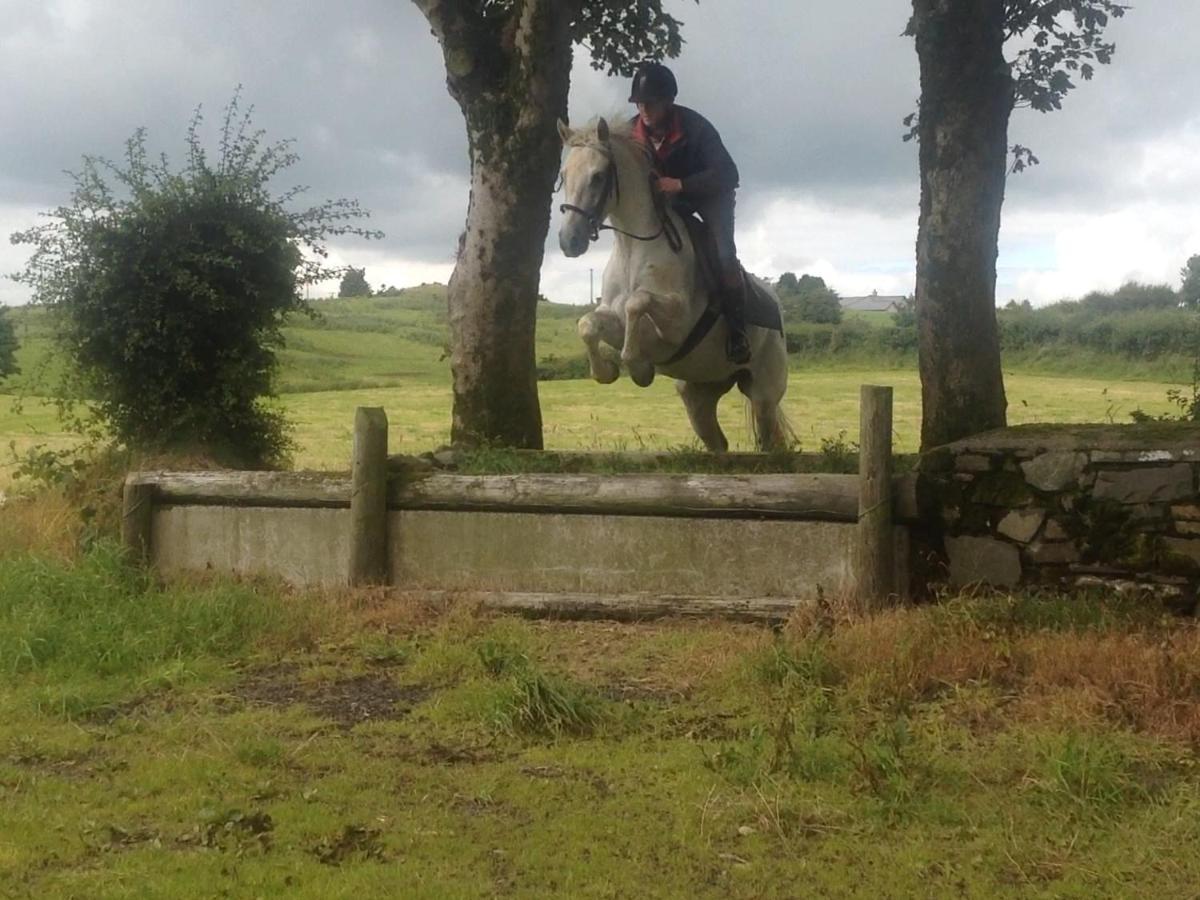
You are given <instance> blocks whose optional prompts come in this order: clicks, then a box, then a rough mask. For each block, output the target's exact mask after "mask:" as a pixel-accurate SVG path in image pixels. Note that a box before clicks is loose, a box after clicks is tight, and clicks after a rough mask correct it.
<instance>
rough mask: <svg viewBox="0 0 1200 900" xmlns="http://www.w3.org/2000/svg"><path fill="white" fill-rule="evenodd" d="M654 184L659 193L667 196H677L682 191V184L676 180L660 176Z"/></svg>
mask: <svg viewBox="0 0 1200 900" xmlns="http://www.w3.org/2000/svg"><path fill="white" fill-rule="evenodd" d="M654 183H655V185H656V186H657V187H658V190H659V191H660V192H661V193H663V194H667V195H668V196H669V195H671V194H678V193H679V192H680V191H682V190H683V182H682V181H680V180H679V179H678V178H667V177H666V176H661V177H659V179H658V180H657V181H655V182H654Z"/></svg>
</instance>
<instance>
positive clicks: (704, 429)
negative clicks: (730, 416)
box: [675, 378, 733, 453]
mask: <svg viewBox="0 0 1200 900" xmlns="http://www.w3.org/2000/svg"><path fill="white" fill-rule="evenodd" d="M731 387H733V379H732V378H730V379H729V380H727V381H705V382H695V381H676V382H675V389H676V390H677V391H679V396H680V398H681V399H682V400H683V406H684V409H686V410H687V414H688V421H690V422H691V423H692V430H693V431H695V432H696V436H697V437H699V438H700V440H702V441H703V442H704V446H705V447H707V448H708V449H709V450H711V451H712V452H713V453H724V452H725V451H726V450H728V449H729V441H728V440H726V439H725V432H723V431H722V430H721V425H720V423H719V422H718V421H717V402H718V401H719V400H720V399H721V398H722V397H723V396H725V394H726V393H728V391H729V389H730V388H731Z"/></svg>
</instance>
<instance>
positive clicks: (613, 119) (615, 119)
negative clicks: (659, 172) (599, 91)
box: [570, 112, 650, 173]
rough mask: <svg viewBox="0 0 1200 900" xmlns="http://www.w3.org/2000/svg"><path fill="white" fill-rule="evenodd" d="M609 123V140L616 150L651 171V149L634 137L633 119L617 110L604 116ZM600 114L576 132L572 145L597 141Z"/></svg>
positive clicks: (584, 144)
mask: <svg viewBox="0 0 1200 900" xmlns="http://www.w3.org/2000/svg"><path fill="white" fill-rule="evenodd" d="M604 121H605V122H607V123H608V142H609V145H610V146H611V147H612V148H613V150H614V152H616V153H619V154H622V155H623V156H625V157H626V158H627V159H629V160H631V161H632V162H634V163H635V164H636V165H638V166H640V167H641V168H643V169H645V170H646V172H647V173H648V172H649V171H650V150H649V149H648V148H647V147H646V146H645V145H644V144H642V143H641V142H640V141H638V140H636V139H635V138H634V137H633V119H632V118H631V117H630V116H627V115H624V114H623V113H620V112H617V113H614V114H612V115H609V116H605V117H604ZM599 122H600V116H596V117H595V118H593V119H591V120H590V121H589V122H588V123H587V124H586V125H585V126H583V127H582V128H580V129H579V130H578V131H576V132H575V135H574V137H573V138H572V139H571V143H570V145H571V146H572V147H587V146H591V145H594V144H595V143H596V126H597V125H598V124H599Z"/></svg>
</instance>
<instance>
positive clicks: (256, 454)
mask: <svg viewBox="0 0 1200 900" xmlns="http://www.w3.org/2000/svg"><path fill="white" fill-rule="evenodd" d="M201 122H202V119H201V115H200V111H199V110H197V112H196V114H195V116H194V117H193V119H192V123H191V125H190V127H189V128H188V132H187V163H186V166H185V167H184V168H183V170H182V171H181V172H178V173H176V172H173V171H171V170H170V169H169V167H168V162H167V160H166V158H165V157H163V158H161V159H152V158H151V157H150V156H149V155H148V153H147V150H146V134H145V131H144V129H142V130H139V131H137V132H136V133H135V134H134V136H133V137H132V138H130V139H129V141H128V142H127V144H126V153H125V159H124V162H123V163H122V164H117V163H113V162H110V161H108V160H105V159H101V158H96V157H85V158H84V161H83V168H82V170H81V171H80V172H78V173H76V174H74V176H73V177H74V181H75V187H74V191H73V193H72V197H71V203H70V204H69V205H67V206H61V207H59V208H58V209H56V210H54V211H52V212H51V213H49V214H48V218H49V219H50V220H51V221H50V222H49V223H47V224H45V225H41V226H38V227H35V228H32V229H30V230H28V231H25V232H20V233H18V234H16V235H14V236H13V241H14V242H15V243H25V244H31V245H33V247H34V253H33V256H32V258H31V259H30V261H29V263H28V265H27V267H26V268H25V270H24V271H23V272H22V273H20V274H19V275H18V276H17V280H19V281H22V282H24V283H26V284H28V285H30V286H32V287H33V289H34V301H35V302H37V303H41V304H44V305H46V306H48V307H50V308H51V309H52V310H53V311H54V312H55V313H57V315H56V316H55V317H54V324H55V329H56V335H55V336H56V339H57V341H58V342H59V344H60V345H61V346H62V348H63V349H64V350H65V352H66V353H67V354H68V356H69V358H70V359H71V360H72V361H73V363H74V366H73V367H72V368H71V369H70V371H69V372H68V374H66V375H65V376H64V379H63V383H61V384H60V385H59V386H58V387H57V389H56V392H57V393H58V395H59V397H60V398H61V399H62V400H64V401H65V403H66V404H67V406H68V409H69V408H71V405H72V404H74V403H76V402H77V401H80V400H88V401H90V402H89V404H88V407H87V408H88V412H87V413H85V415H84V418H83V419H82V420H76V424H78V425H80V426H82V427H87V426H100V428H101V429H103V430H105V431H108V432H109V433H111V435H112V436H114V437H115V438H116V439H117V440H118V441H120V442H122V443H125V444H127V445H128V446H131V447H134V448H138V449H147V450H160V449H168V448H180V447H192V448H201V449H204V450H207V451H208V452H210V453H211V454H213V455H214V456H216V457H217V458H223V459H225V460H226V461H228V462H232V463H236V464H239V465H254V466H258V465H269V464H273V463H277V462H279V461H280V460H281V458H282V457H283V456H284V455H285V453H286V449H287V447H288V439H287V427H286V423H285V421H284V419H283V416H282V414H281V413H280V412H279V411H278V410H276V409H273V408H271V407H270V406H268V405H266V404H265V403H264V398H267V397H269V396H271V394H272V392H273V379H274V375H275V371H276V355H275V353H276V350H277V349H278V348H279V347H280V346H281V345H282V343H283V338H282V334H281V330H280V329H281V326H282V324H283V321H284V318H285V317H286V316H287V314H288V313H291V312H293V311H297V310H307V309H308V305H307V303H306V301H305V300H304V299H303V298H302V297H301V295H300V293H299V291H298V286H299V285H303V284H310V283H312V282H316V281H321V280H324V279H327V278H330V277H334V276H336V275H337V274H339V273H340V270H336V269H331V268H329V267H328V266H326V265H324V264H323V263H322V262H321V260H323V259H324V258H325V255H324V254H325V250H324V247H323V241H324V239H325V238H326V237H327V236H329V235H338V234H358V235H362V236H364V237H371V236H377V235H374V234H372V233H368V232H366V231H363V230H362V229H359V228H356V227H352V226H350V225H348V224H346V222H347V221H348V220H351V219H356V218H359V217H361V216H363V215H365V213H364V212H363V211H362V210H360V208H359V207H358V204H357V203H355V202H354V201H349V200H337V201H328V202H326V203H323V204H322V205H320V206H316V207H313V208H311V209H307V210H303V211H300V212H292V211H289V210H288V209H287V208H286V205H287V204H288V202H289V201H291V200H292V199H293V198H294V197H295V196H296V195H297V194H298V193H299V189H293V190H290V191H287V192H285V193H283V194H282V195H281V196H278V197H276V196H273V195H272V193H271V192H270V190H269V186H268V182H269V181H270V180H271V178H272V177H273V176H275V175H276V174H277V173H279V172H280V171H281V170H283V169H285V168H287V167H288V166H291V165H292V164H293V163H295V162H296V160H297V156H296V154H295V153H294V152H293V151H292V149H291V144H290V142H288V141H282V142H279V143H275V144H270V145H266V144H264V142H263V133H262V132H261V131H253V130H251V128H250V114H249V112H247V113H246V114H245V115H241V114H240V113H239V111H238V97H237V95H236V94H235V96H234V99H233V101H232V102H231V103H230V104H229V106H228V107H227V109H226V111H225V118H224V127H223V129H222V132H221V142H220V153H219V156H218V158H217V159H216V160H215V161H210V160H209V159H208V156H207V154H206V152H205V150H204V148H203V147H202V146H201V143H200V137H199V128H200V125H201ZM303 250H307V251H308V254H307V257H306V255H305V254H304V253H302V251H303Z"/></svg>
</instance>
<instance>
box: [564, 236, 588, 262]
mask: <svg viewBox="0 0 1200 900" xmlns="http://www.w3.org/2000/svg"><path fill="white" fill-rule="evenodd" d="M558 246H559V247H561V248H562V252H563V254H564V255H566V256H571V257H574V256H582V255H583V252H584V251H585V250H587V246H588V241H587V235H582V234H579V233H578V232H575V233H570V232H567V231H560V232H559V234H558Z"/></svg>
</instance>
